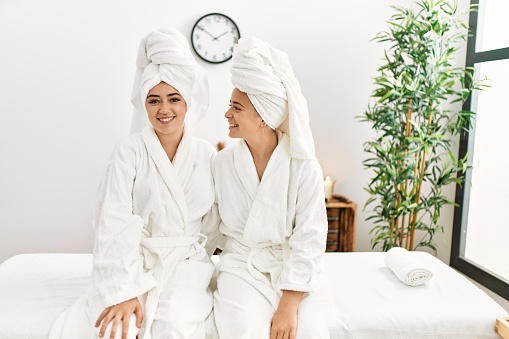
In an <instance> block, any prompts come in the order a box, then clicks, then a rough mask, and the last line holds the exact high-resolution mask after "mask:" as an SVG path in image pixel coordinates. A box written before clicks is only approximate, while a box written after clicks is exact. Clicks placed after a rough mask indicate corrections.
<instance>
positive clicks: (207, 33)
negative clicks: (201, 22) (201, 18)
mask: <svg viewBox="0 0 509 339" xmlns="http://www.w3.org/2000/svg"><path fill="white" fill-rule="evenodd" d="M198 28H199V29H201V30H202V31H203V32H205V33H207V34H208V35H209V36H211V37H212V40H214V39H215V37H214V36H213V35H212V34H210V33H209V32H207V31H206V30H205V29H204V28H203V27H201V26H198Z"/></svg>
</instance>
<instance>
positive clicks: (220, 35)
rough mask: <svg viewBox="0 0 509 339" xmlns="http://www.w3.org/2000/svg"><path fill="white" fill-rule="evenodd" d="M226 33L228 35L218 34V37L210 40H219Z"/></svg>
mask: <svg viewBox="0 0 509 339" xmlns="http://www.w3.org/2000/svg"><path fill="white" fill-rule="evenodd" d="M226 33H228V31H226V32H224V33H223V34H219V35H218V36H216V37H215V38H214V39H212V40H217V39H219V38H220V37H222V36H223V35H225V34H226Z"/></svg>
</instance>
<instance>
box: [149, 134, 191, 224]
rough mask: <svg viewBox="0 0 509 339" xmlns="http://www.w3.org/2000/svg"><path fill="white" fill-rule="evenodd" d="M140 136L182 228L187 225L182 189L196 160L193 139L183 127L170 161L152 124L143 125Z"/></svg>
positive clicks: (185, 205)
mask: <svg viewBox="0 0 509 339" xmlns="http://www.w3.org/2000/svg"><path fill="white" fill-rule="evenodd" d="M141 136H142V139H143V142H144V143H145V146H146V147H147V151H148V153H149V154H150V156H151V157H152V159H153V161H154V163H155V164H156V166H157V168H158V169H159V172H160V174H161V177H162V178H163V181H164V182H165V184H166V186H167V187H168V190H169V191H170V193H171V196H172V197H173V199H174V200H175V202H176V204H177V206H178V209H179V212H180V215H181V217H182V225H180V226H181V228H182V229H183V228H185V226H186V225H187V203H186V196H185V191H184V189H185V187H186V185H187V183H188V181H189V178H190V177H191V173H192V170H193V168H194V166H195V161H196V146H195V143H194V139H193V137H192V135H191V134H190V133H189V132H187V131H186V129H185V127H184V135H183V136H182V140H181V141H180V144H179V146H178V148H177V153H176V154H175V157H174V158H173V163H172V162H171V161H170V159H169V158H168V155H167V154H166V152H165V151H164V148H163V146H162V145H161V142H160V141H159V138H158V137H157V135H156V133H155V131H154V128H153V127H152V126H147V127H145V129H143V131H142V133H141Z"/></svg>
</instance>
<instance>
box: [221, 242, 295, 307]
mask: <svg viewBox="0 0 509 339" xmlns="http://www.w3.org/2000/svg"><path fill="white" fill-rule="evenodd" d="M225 250H226V252H227V253H226V255H224V256H222V257H221V270H223V271H228V272H231V271H230V270H229V269H228V268H244V269H245V268H246V265H247V271H248V272H249V276H250V277H251V278H252V279H249V280H251V281H248V282H250V283H251V284H252V285H254V286H255V287H258V288H259V291H260V292H261V293H262V294H263V295H264V296H265V297H266V298H267V299H268V300H269V302H270V303H271V304H272V306H273V307H274V309H277V307H278V305H279V299H280V298H281V295H282V291H281V290H280V289H279V288H278V285H279V282H280V278H281V273H282V271H283V267H284V263H285V262H286V261H287V260H288V259H289V257H290V244H289V243H288V242H284V243H282V244H275V243H272V242H264V243H255V242H250V241H248V240H245V239H238V238H233V237H228V239H227V241H226V246H225ZM228 253H231V254H232V255H227V254H228ZM239 255H240V256H241V257H242V259H241V260H238V256H239ZM232 273H233V272H232ZM234 274H235V273H234ZM267 275H268V276H270V279H269V278H268V276H267ZM253 279H254V280H253Z"/></svg>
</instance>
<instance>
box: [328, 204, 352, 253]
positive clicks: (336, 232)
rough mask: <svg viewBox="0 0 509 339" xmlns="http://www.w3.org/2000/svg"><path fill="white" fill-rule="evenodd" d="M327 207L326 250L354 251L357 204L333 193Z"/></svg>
mask: <svg viewBox="0 0 509 339" xmlns="http://www.w3.org/2000/svg"><path fill="white" fill-rule="evenodd" d="M326 207H327V220H328V223H329V231H328V233H327V248H326V252H354V251H355V228H356V223H357V204H356V203H354V202H353V201H350V200H348V199H347V198H345V197H343V196H340V195H333V196H332V199H331V200H329V202H327V204H326Z"/></svg>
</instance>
